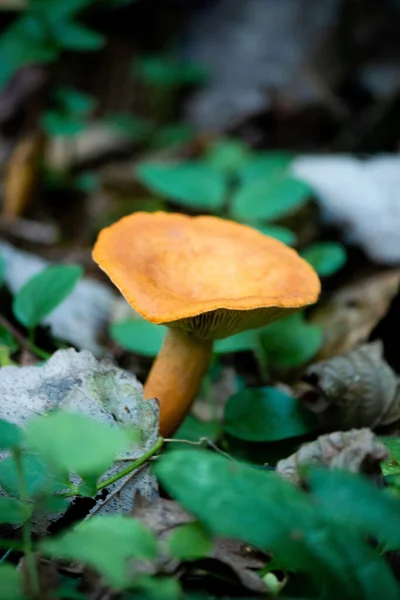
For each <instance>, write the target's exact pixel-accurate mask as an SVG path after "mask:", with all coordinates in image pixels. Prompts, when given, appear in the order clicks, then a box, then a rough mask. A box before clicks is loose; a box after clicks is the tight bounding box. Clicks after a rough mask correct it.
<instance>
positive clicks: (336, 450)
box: [276, 428, 388, 485]
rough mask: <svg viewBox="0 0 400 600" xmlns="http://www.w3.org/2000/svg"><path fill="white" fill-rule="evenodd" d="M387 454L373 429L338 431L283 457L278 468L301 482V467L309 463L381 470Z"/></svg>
mask: <svg viewBox="0 0 400 600" xmlns="http://www.w3.org/2000/svg"><path fill="white" fill-rule="evenodd" d="M387 457H388V451H387V449H386V448H385V446H384V445H383V444H382V443H381V442H379V441H378V439H377V437H376V436H375V435H374V434H373V433H372V431H371V430H370V429H366V428H365V429H352V430H351V431H344V432H343V431H335V432H334V433H329V434H327V435H321V436H319V437H318V438H317V439H316V440H315V441H314V442H311V443H309V444H304V445H303V446H301V448H300V449H299V450H298V451H297V452H295V453H294V454H292V455H291V456H289V458H285V459H284V460H280V461H279V462H278V464H277V466H276V471H277V473H279V475H281V476H282V477H283V478H284V479H287V480H288V481H290V482H291V483H294V484H296V485H300V484H301V483H302V470H303V469H304V468H305V467H307V466H319V467H329V468H332V469H345V470H346V471H351V472H352V473H378V472H379V464H380V463H381V462H382V461H383V460H385V459H386V458H387Z"/></svg>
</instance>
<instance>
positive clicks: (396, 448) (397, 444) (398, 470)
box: [380, 437, 400, 476]
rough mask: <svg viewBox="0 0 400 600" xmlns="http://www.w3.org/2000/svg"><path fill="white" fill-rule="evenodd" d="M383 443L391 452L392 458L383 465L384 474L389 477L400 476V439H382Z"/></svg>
mask: <svg viewBox="0 0 400 600" xmlns="http://www.w3.org/2000/svg"><path fill="white" fill-rule="evenodd" d="M380 440H381V442H382V443H383V444H385V446H386V448H387V449H388V450H389V453H390V456H389V458H388V459H387V460H385V461H384V462H383V463H382V464H381V469H382V473H383V474H384V475H385V476H388V475H400V438H399V437H381V438H380Z"/></svg>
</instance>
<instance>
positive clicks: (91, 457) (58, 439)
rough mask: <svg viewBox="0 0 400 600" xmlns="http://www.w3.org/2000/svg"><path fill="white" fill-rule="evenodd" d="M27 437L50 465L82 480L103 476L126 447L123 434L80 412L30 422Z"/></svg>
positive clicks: (121, 431)
mask: <svg viewBox="0 0 400 600" xmlns="http://www.w3.org/2000/svg"><path fill="white" fill-rule="evenodd" d="M26 438H27V441H28V443H29V444H30V445H31V447H32V448H34V449H35V450H36V451H37V452H38V453H39V454H40V455H41V456H42V457H43V458H44V459H45V460H46V461H47V462H48V463H49V464H51V465H53V466H54V467H56V468H57V469H60V470H61V471H62V472H69V471H73V472H75V473H78V474H79V475H80V476H81V477H82V478H83V479H84V478H85V477H90V476H91V477H93V478H94V477H99V476H100V475H102V474H103V473H104V472H105V471H106V470H107V469H108V468H109V467H110V465H111V464H112V462H113V461H114V460H115V458H116V456H117V455H118V454H119V453H121V452H122V451H123V450H126V448H127V447H128V446H129V436H128V434H127V433H126V432H125V431H123V430H122V429H119V428H118V427H111V426H110V425H106V424H105V423H102V422H100V421H96V420H94V419H92V418H90V417H88V416H86V415H84V414H80V413H76V414H74V413H67V412H57V413H52V414H50V415H48V416H46V417H38V418H37V419H35V420H33V421H31V422H30V423H29V425H28V428H27V430H26Z"/></svg>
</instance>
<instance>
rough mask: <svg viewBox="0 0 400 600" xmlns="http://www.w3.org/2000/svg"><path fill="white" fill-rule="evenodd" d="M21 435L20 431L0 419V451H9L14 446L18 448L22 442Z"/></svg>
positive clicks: (12, 424)
mask: <svg viewBox="0 0 400 600" xmlns="http://www.w3.org/2000/svg"><path fill="white" fill-rule="evenodd" d="M22 439H23V434H22V430H21V429H20V428H19V427H17V426H16V425H14V423H10V422H9V421H4V420H3V419H0V449H1V450H11V449H12V448H15V447H16V446H19V445H20V444H21V442H22Z"/></svg>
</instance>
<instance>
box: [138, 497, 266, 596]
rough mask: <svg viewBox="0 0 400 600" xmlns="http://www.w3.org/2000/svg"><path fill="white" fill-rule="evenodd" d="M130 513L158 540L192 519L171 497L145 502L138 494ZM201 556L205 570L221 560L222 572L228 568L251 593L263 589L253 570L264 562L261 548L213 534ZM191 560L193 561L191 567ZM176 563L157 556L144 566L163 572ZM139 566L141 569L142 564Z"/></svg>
mask: <svg viewBox="0 0 400 600" xmlns="http://www.w3.org/2000/svg"><path fill="white" fill-rule="evenodd" d="M133 516H134V517H136V518H138V519H140V520H141V521H143V523H144V524H145V525H147V527H149V528H150V529H151V530H152V531H153V533H155V535H156V536H157V538H158V539H159V540H160V541H164V540H166V539H167V538H168V536H169V535H170V533H171V532H172V531H173V530H174V529H175V527H179V526H180V525H185V524H187V523H191V522H193V521H194V518H193V517H192V516H191V515H189V514H188V513H187V512H186V511H184V510H183V508H181V506H180V505H179V504H178V503H177V502H175V501H173V500H165V499H163V498H158V499H157V500H155V501H153V502H149V500H147V499H146V498H142V497H140V496H139V497H137V498H136V499H135V507H134V510H133ZM204 558H205V559H211V560H207V561H206V563H207V565H205V567H206V569H205V570H207V568H210V569H213V568H214V567H215V570H216V571H218V563H222V565H223V567H224V568H225V571H224V572H225V573H226V568H228V571H230V572H231V574H232V575H233V576H234V577H236V578H237V579H238V580H239V582H240V584H241V585H242V586H243V587H244V588H245V589H247V590H249V591H251V592H255V593H265V592H266V590H267V588H266V585H265V584H264V582H263V581H262V579H261V578H260V576H259V575H258V573H257V571H258V570H260V569H261V568H263V567H264V566H265V564H266V562H267V557H266V556H265V555H264V554H262V553H261V552H259V551H255V550H254V549H252V548H251V547H250V546H247V545H246V544H242V543H241V542H239V541H237V540H228V539H225V538H217V539H216V540H215V542H214V545H213V548H212V549H211V551H210V552H209V554H208V556H207V557H204ZM195 564H196V563H193V566H194V567H195ZM178 566H179V561H178V560H175V559H170V558H168V559H166V558H163V557H161V558H160V559H159V561H158V563H157V564H155V563H151V565H150V564H147V569H149V568H150V569H151V570H152V571H151V572H152V573H153V574H154V573H156V572H158V573H164V574H165V573H172V572H175V571H176V570H177V568H178ZM187 567H188V568H189V569H190V568H192V565H191V564H188V565H187ZM141 568H142V569H143V568H144V565H142V567H141ZM147 572H149V571H148V570H147Z"/></svg>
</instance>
